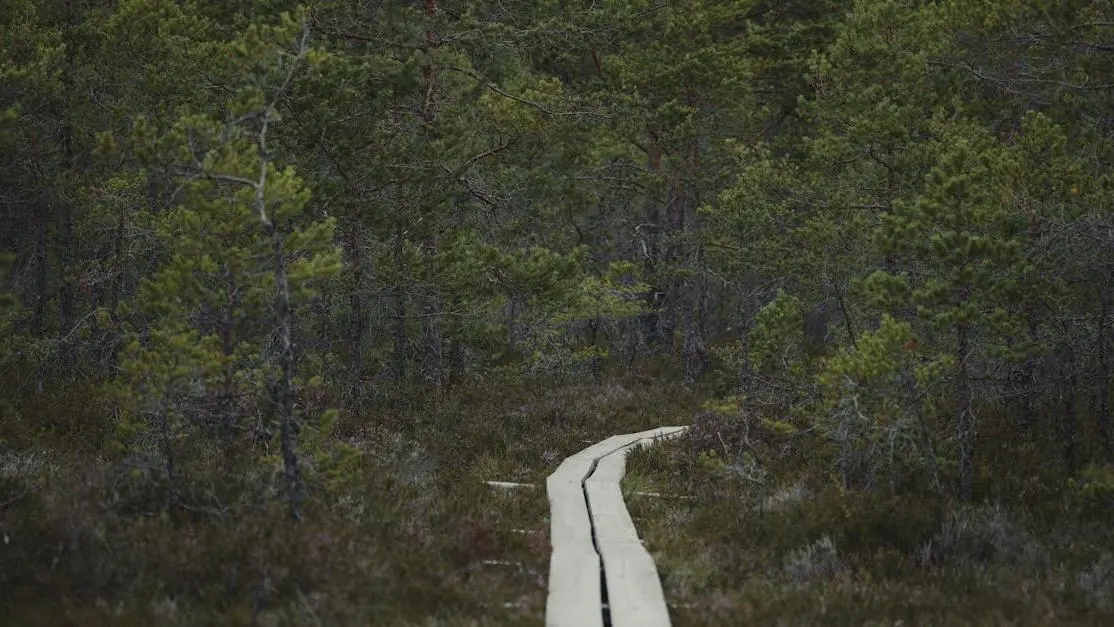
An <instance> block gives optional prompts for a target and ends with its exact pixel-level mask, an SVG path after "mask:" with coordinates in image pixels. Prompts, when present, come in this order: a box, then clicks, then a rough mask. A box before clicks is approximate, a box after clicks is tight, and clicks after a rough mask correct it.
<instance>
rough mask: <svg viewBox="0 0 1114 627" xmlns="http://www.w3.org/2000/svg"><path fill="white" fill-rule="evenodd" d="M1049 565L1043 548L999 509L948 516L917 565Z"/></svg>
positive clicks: (965, 509) (920, 552)
mask: <svg viewBox="0 0 1114 627" xmlns="http://www.w3.org/2000/svg"><path fill="white" fill-rule="evenodd" d="M1047 561H1048V554H1047V551H1046V549H1045V548H1044V546H1043V545H1042V544H1041V543H1040V542H1039V541H1038V540H1037V539H1036V538H1035V537H1034V536H1033V535H1032V534H1030V533H1029V532H1028V531H1026V530H1024V529H1022V528H1021V527H1019V526H1018V525H1016V524H1015V523H1014V522H1013V521H1012V520H1010V518H1009V516H1008V515H1007V513H1006V512H1005V511H1004V510H1003V509H1002V508H1001V507H1000V506H997V505H980V506H966V507H962V508H960V509H957V510H954V511H952V512H949V513H948V515H947V517H946V518H945V520H944V524H943V525H942V526H941V528H940V530H939V531H938V532H937V533H936V535H934V536H933V537H932V538H931V539H930V540H929V541H928V542H927V543H925V544H924V545H923V546H922V547H921V548H920V549H919V550H918V552H917V562H918V563H919V564H920V565H922V566H928V567H945V566H951V567H957V568H974V569H982V568H985V567H987V566H993V565H1006V566H1014V567H1035V566H1041V565H1044V564H1046V563H1047Z"/></svg>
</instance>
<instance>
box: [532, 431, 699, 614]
mask: <svg viewBox="0 0 1114 627" xmlns="http://www.w3.org/2000/svg"><path fill="white" fill-rule="evenodd" d="M687 428H688V427H661V428H658V429H652V430H650V431H642V432H639V433H628V434H625V435H616V436H612V437H610V438H608V439H606V440H604V441H602V442H600V443H598V444H594V445H592V446H589V447H588V448H586V449H584V450H582V451H580V452H579V453H577V454H575V455H573V456H572V457H569V458H567V459H565V461H564V462H562V463H561V465H560V466H559V467H558V468H557V470H556V472H554V473H553V474H552V475H550V476H549V478H548V479H547V480H546V491H547V492H548V494H549V510H550V543H551V544H552V547H553V552H552V554H551V556H550V560H549V594H548V597H547V599H546V605H545V624H546V625H547V626H549V627H604V626H607V625H610V626H612V627H626V626H630V627H659V626H660V627H667V626H668V625H669V624H670V622H669V610H668V609H667V608H666V605H665V597H664V596H663V594H662V590H661V582H660V581H659V579H658V571H657V568H656V567H655V566H654V560H653V558H652V557H651V556H650V553H649V552H648V551H646V549H645V548H644V547H643V546H642V542H641V541H640V540H639V539H638V533H637V531H636V530H635V528H634V522H633V521H632V520H631V517H630V514H629V513H628V512H627V507H626V504H625V503H624V502H623V494H622V492H621V491H620V489H619V481H620V480H621V479H622V478H623V474H624V472H625V470H626V459H627V454H628V453H629V452H630V450H631V449H632V448H633V447H635V446H639V445H644V444H648V443H653V442H655V441H657V440H660V439H663V438H667V437H672V436H676V435H678V434H680V433H682V432H683V431H684V430H685V429H687Z"/></svg>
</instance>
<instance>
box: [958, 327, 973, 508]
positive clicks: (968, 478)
mask: <svg viewBox="0 0 1114 627" xmlns="http://www.w3.org/2000/svg"><path fill="white" fill-rule="evenodd" d="M970 333H971V328H970V324H969V323H967V322H962V321H961V322H959V323H957V326H956V364H955V367H956V373H955V403H956V408H955V411H956V418H955V439H956V444H957V446H958V449H959V496H960V498H962V499H964V500H967V501H969V500H971V498H972V496H973V495H974V485H975V466H974V446H975V412H974V398H973V393H972V391H971V371H970V361H969V360H970V351H971V347H970V342H971V340H970Z"/></svg>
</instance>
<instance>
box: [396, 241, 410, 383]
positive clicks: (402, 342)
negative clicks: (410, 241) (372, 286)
mask: <svg viewBox="0 0 1114 627" xmlns="http://www.w3.org/2000/svg"><path fill="white" fill-rule="evenodd" d="M404 237H405V228H404V225H403V221H402V220H399V221H398V225H397V228H396V230H395V267H396V268H397V270H398V280H397V284H396V285H395V352H394V375H395V379H396V380H397V381H398V382H400V383H401V382H402V381H403V380H404V379H406V361H407V358H406V357H407V356H406V345H407V339H406V315H407V312H406V296H407V291H408V290H409V286H408V285H407V284H406V283H407V272H406V243H405V240H404V239H403V238H404Z"/></svg>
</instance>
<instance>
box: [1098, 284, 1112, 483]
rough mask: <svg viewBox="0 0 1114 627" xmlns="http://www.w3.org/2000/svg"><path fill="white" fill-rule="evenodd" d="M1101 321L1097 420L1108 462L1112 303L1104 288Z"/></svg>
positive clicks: (1110, 447) (1110, 455)
mask: <svg viewBox="0 0 1114 627" xmlns="http://www.w3.org/2000/svg"><path fill="white" fill-rule="evenodd" d="M1099 304H1100V308H1099V320H1098V325H1097V329H1098V330H1097V333H1098V338H1097V340H1098V341H1097V343H1098V354H1099V355H1098V357H1099V390H1098V393H1099V399H1098V401H1099V402H1098V410H1097V411H1096V415H1095V420H1096V421H1097V426H1098V432H1099V442H1100V443H1101V444H1102V449H1103V451H1105V453H1106V458H1107V460H1110V461H1114V442H1111V434H1110V362H1109V357H1108V356H1107V351H1106V325H1107V318H1108V317H1109V315H1110V302H1109V298H1108V296H1107V291H1106V289H1105V288H1104V289H1103V290H1102V295H1101V296H1100V298H1099Z"/></svg>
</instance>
